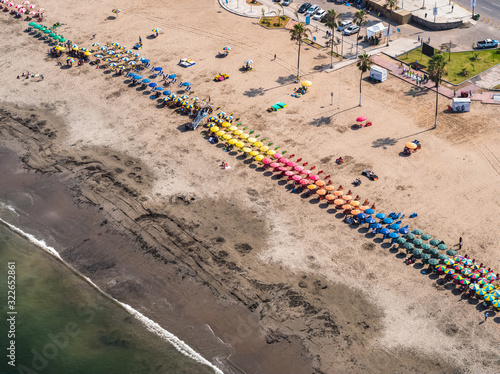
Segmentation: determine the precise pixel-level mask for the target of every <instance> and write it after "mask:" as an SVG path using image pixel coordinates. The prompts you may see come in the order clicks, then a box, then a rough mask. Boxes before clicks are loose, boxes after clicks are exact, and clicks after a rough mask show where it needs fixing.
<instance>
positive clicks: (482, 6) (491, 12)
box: [453, 0, 500, 22]
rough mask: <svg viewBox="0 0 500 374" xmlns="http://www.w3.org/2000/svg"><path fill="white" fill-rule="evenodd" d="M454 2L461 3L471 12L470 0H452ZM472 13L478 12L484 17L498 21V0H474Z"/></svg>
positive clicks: (499, 11)
mask: <svg viewBox="0 0 500 374" xmlns="http://www.w3.org/2000/svg"><path fill="white" fill-rule="evenodd" d="M453 2H454V3H456V4H459V5H461V6H462V7H464V8H465V9H467V10H469V11H471V12H472V8H471V6H470V0H453ZM474 13H479V14H480V15H481V16H484V17H486V18H490V19H491V18H494V19H495V20H496V21H498V22H500V1H498V0H476V7H475V8H474Z"/></svg>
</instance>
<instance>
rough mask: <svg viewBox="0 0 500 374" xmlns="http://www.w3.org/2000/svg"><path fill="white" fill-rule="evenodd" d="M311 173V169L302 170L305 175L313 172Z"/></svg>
mask: <svg viewBox="0 0 500 374" xmlns="http://www.w3.org/2000/svg"><path fill="white" fill-rule="evenodd" d="M311 173H312V171H311V170H302V171H301V172H300V174H305V175H309V174H311Z"/></svg>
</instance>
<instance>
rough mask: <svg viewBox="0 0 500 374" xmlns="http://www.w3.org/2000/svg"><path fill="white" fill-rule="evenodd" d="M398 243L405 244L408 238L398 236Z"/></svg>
mask: <svg viewBox="0 0 500 374" xmlns="http://www.w3.org/2000/svg"><path fill="white" fill-rule="evenodd" d="M396 243H398V244H405V243H406V239H405V238H397V239H396Z"/></svg>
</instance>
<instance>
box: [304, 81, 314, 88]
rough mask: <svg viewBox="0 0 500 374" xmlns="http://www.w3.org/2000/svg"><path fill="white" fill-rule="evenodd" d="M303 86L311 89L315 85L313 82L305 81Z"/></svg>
mask: <svg viewBox="0 0 500 374" xmlns="http://www.w3.org/2000/svg"><path fill="white" fill-rule="evenodd" d="M302 85H303V86H304V87H311V86H312V85H313V84H312V82H311V81H303V82H302Z"/></svg>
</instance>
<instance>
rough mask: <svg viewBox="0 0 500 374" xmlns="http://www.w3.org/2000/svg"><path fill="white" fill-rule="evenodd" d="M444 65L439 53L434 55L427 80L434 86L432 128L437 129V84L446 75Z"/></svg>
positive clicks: (430, 62) (442, 57) (444, 62)
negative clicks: (434, 113)
mask: <svg viewBox="0 0 500 374" xmlns="http://www.w3.org/2000/svg"><path fill="white" fill-rule="evenodd" d="M446 64H447V62H446V61H445V59H444V55H442V54H441V53H436V54H435V55H434V56H432V57H431V59H430V61H429V69H428V71H429V79H430V80H431V81H433V82H434V83H435V84H436V115H435V117H434V128H436V127H437V116H438V99H439V84H440V83H441V81H442V80H443V76H444V75H446Z"/></svg>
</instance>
